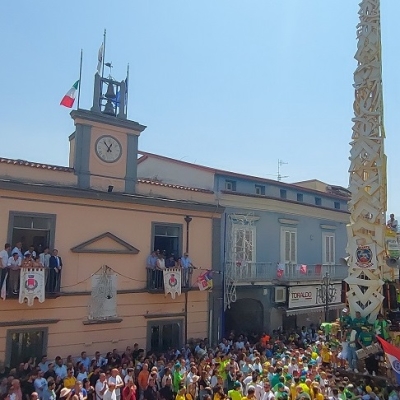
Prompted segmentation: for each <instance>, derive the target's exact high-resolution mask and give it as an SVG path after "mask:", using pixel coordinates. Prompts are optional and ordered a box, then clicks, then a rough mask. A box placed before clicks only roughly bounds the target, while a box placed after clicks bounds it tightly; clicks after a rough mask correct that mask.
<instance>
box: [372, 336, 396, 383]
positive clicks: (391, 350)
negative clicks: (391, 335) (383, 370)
mask: <svg viewBox="0 0 400 400" xmlns="http://www.w3.org/2000/svg"><path fill="white" fill-rule="evenodd" d="M376 338H377V339H378V340H379V343H380V344H381V345H382V347H383V351H384V352H385V354H386V357H387V358H388V361H389V362H390V365H391V366H392V369H393V372H394V373H395V375H396V380H397V383H398V384H400V349H399V348H397V347H395V346H393V345H392V344H390V343H388V342H387V341H386V340H383V339H382V338H380V337H379V336H376Z"/></svg>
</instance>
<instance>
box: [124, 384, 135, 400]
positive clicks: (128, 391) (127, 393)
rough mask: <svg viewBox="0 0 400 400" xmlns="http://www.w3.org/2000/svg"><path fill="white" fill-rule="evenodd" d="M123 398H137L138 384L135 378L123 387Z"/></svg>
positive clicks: (128, 399)
mask: <svg viewBox="0 0 400 400" xmlns="http://www.w3.org/2000/svg"><path fill="white" fill-rule="evenodd" d="M122 400H136V385H135V384H134V383H133V379H129V380H128V384H127V385H126V386H125V387H124V388H123V390H122Z"/></svg>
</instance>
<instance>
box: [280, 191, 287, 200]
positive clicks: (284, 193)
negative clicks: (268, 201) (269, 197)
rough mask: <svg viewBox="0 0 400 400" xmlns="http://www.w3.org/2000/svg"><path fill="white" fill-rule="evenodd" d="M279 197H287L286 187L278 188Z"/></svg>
mask: <svg viewBox="0 0 400 400" xmlns="http://www.w3.org/2000/svg"><path fill="white" fill-rule="evenodd" d="M279 197H280V198H281V199H284V200H286V199H287V190H286V189H279Z"/></svg>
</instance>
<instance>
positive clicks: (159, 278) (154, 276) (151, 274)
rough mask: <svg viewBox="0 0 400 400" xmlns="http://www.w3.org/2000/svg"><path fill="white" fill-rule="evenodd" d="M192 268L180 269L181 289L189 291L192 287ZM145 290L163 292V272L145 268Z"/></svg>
mask: <svg viewBox="0 0 400 400" xmlns="http://www.w3.org/2000/svg"><path fill="white" fill-rule="evenodd" d="M192 274H193V268H182V269H181V288H182V289H190V288H191V287H192ZM147 290H149V291H163V290H164V275H163V271H161V270H157V269H150V268H147Z"/></svg>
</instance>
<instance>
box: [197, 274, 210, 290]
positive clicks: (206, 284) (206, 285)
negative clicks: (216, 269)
mask: <svg viewBox="0 0 400 400" xmlns="http://www.w3.org/2000/svg"><path fill="white" fill-rule="evenodd" d="M197 285H198V286H199V289H200V290H207V289H212V287H213V279H212V271H206V272H204V273H203V274H200V275H199V277H198V278H197Z"/></svg>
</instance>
